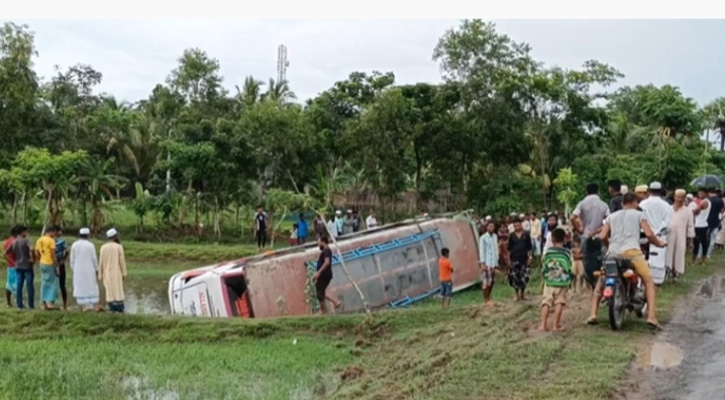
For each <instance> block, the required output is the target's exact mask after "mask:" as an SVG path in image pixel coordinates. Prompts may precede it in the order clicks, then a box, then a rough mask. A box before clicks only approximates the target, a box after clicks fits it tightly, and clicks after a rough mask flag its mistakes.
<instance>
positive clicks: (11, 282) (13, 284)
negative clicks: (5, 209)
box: [3, 227, 18, 307]
mask: <svg viewBox="0 0 725 400" xmlns="http://www.w3.org/2000/svg"><path fill="white" fill-rule="evenodd" d="M17 237H18V232H17V229H16V227H13V228H12V229H10V237H9V238H7V239H6V240H5V242H3V254H5V261H6V262H7V264H8V280H7V282H6V283H5V300H7V302H8V307H12V306H13V301H12V297H13V293H15V292H17V290H18V275H17V272H16V271H15V253H13V252H12V251H11V252H8V251H7V250H8V249H9V248H10V246H12V245H13V242H14V241H15V238H17Z"/></svg>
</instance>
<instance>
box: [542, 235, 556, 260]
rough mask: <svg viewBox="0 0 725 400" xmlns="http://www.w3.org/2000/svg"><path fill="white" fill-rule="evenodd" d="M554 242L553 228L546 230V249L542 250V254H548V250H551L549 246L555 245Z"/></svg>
mask: <svg viewBox="0 0 725 400" xmlns="http://www.w3.org/2000/svg"><path fill="white" fill-rule="evenodd" d="M553 246H554V243H552V242H551V230H549V231H547V232H546V241H545V242H544V250H543V251H542V252H541V254H542V255H543V254H546V250H549V247H553Z"/></svg>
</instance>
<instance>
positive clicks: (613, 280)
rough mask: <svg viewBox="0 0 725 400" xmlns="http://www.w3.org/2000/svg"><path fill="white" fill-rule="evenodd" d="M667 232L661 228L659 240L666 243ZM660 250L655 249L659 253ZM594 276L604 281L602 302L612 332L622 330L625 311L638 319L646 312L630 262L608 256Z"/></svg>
mask: <svg viewBox="0 0 725 400" xmlns="http://www.w3.org/2000/svg"><path fill="white" fill-rule="evenodd" d="M669 231H670V230H669V228H663V229H662V230H661V231H660V232H659V233H658V234H657V236H658V237H659V238H660V240H663V241H665V242H666V237H667V236H668V235H669ZM651 249H653V248H651ZM662 249H663V248H657V250H658V251H659V252H661V251H662ZM653 255H654V256H660V255H659V254H658V253H655V252H650V257H652V256H653ZM662 257H664V254H662ZM595 275H599V276H600V277H601V278H603V279H604V290H603V292H602V301H603V302H606V303H607V308H608V309H609V326H610V327H611V328H612V330H615V331H616V330H619V329H622V324H623V323H624V317H625V313H626V311H627V310H629V311H630V312H634V313H635V315H637V317H639V318H642V316H644V313H645V312H646V310H647V300H646V297H645V294H644V284H643V283H642V280H641V279H640V278H639V276H638V275H637V274H636V273H635V272H634V268H633V267H632V263H631V261H629V260H626V259H623V258H620V257H612V256H609V255H608V256H607V257H606V258H605V259H604V262H603V263H602V269H601V271H599V274H595Z"/></svg>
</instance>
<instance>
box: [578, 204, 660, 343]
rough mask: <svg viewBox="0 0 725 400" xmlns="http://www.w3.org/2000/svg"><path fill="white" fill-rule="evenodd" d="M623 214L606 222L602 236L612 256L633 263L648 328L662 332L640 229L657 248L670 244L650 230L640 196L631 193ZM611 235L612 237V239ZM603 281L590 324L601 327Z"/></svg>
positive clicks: (598, 286) (594, 300) (616, 213)
mask: <svg viewBox="0 0 725 400" xmlns="http://www.w3.org/2000/svg"><path fill="white" fill-rule="evenodd" d="M622 203H623V204H622V206H623V208H622V210H620V211H618V212H615V213H612V214H611V215H609V216H608V217H607V219H606V221H605V224H604V227H603V228H602V232H601V235H600V237H601V239H602V241H603V242H605V243H607V242H609V250H608V256H610V257H621V258H623V259H626V260H629V261H630V262H631V263H632V267H633V269H634V272H635V273H636V274H637V275H639V277H640V279H642V283H644V286H645V297H646V299H647V325H649V326H650V327H652V328H655V329H657V328H661V325H660V323H659V322H658V321H657V316H656V314H655V284H654V281H653V280H652V275H651V273H650V270H649V265H648V264H647V260H645V258H644V254H642V250H641V249H640V247H639V233H640V229H641V230H643V231H644V233H645V235H646V236H647V239H648V240H649V241H650V243H652V244H654V245H655V246H657V247H665V246H666V243H664V242H663V241H661V240H660V239H659V238H658V237H657V236H655V234H654V232H652V229H651V228H650V226H649V224H648V223H647V218H646V217H645V214H644V213H643V212H642V211H639V210H637V195H636V194H634V193H627V194H626V195H624V198H623V201H622ZM610 234H611V236H610ZM602 284H603V280H602V279H599V281H598V282H597V286H596V288H595V290H594V292H595V294H594V296H592V310H591V315H590V316H589V319H587V323H588V324H590V325H594V324H596V323H597V313H598V311H599V303H600V301H601V296H602V295H601V290H602Z"/></svg>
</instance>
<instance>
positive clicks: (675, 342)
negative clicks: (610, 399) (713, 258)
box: [620, 274, 725, 400]
mask: <svg viewBox="0 0 725 400" xmlns="http://www.w3.org/2000/svg"><path fill="white" fill-rule="evenodd" d="M724 289H725V275H723V274H718V275H716V276H713V277H711V278H709V279H707V280H705V281H704V282H703V284H702V285H701V286H700V288H698V289H697V290H695V292H694V293H693V294H692V295H690V296H688V297H686V298H685V299H683V300H682V301H680V302H679V304H678V305H677V306H676V307H675V310H674V314H673V318H672V320H671V321H670V322H669V323H668V324H667V326H666V328H665V331H664V332H662V333H660V334H659V335H657V339H656V340H655V342H654V343H653V344H652V345H651V346H649V347H648V348H647V349H645V350H644V351H643V352H641V353H640V354H639V355H638V357H637V361H636V363H635V364H634V365H633V368H632V370H631V371H630V374H629V375H630V379H629V382H628V383H625V385H624V386H628V388H627V389H624V390H625V391H626V393H622V395H621V396H620V398H623V399H626V400H645V399H647V400H714V399H725V373H723V371H725V292H724Z"/></svg>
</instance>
